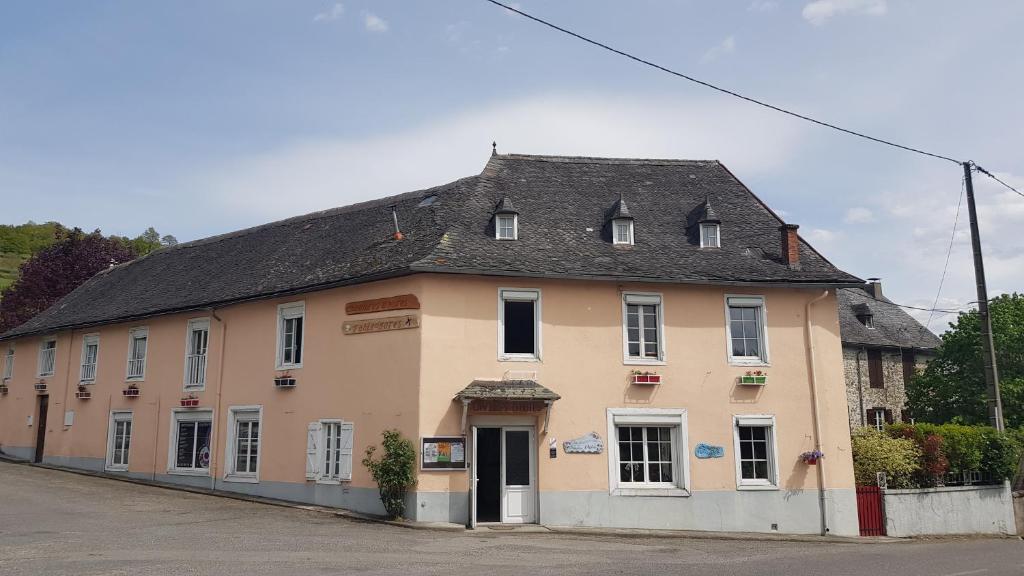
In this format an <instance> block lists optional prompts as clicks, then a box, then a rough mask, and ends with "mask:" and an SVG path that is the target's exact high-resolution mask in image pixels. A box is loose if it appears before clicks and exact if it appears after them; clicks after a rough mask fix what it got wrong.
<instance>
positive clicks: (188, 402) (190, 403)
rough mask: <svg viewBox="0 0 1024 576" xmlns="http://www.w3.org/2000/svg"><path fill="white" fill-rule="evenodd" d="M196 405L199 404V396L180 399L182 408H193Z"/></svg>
mask: <svg viewBox="0 0 1024 576" xmlns="http://www.w3.org/2000/svg"><path fill="white" fill-rule="evenodd" d="M196 406H199V398H182V399H181V407H182V408H195V407H196Z"/></svg>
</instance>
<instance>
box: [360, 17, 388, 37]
mask: <svg viewBox="0 0 1024 576" xmlns="http://www.w3.org/2000/svg"><path fill="white" fill-rule="evenodd" d="M363 24H364V25H365V26H366V29H367V30H369V31H370V32H387V31H388V29H390V28H391V26H390V25H389V24H388V21H387V20H385V19H383V18H381V17H380V16H377V15H376V14H373V13H372V12H364V13H363Z"/></svg>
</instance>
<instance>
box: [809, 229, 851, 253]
mask: <svg viewBox="0 0 1024 576" xmlns="http://www.w3.org/2000/svg"><path fill="white" fill-rule="evenodd" d="M805 237H806V238H807V241H808V242H810V243H811V245H812V246H814V247H815V248H818V249H821V248H822V247H825V246H828V245H831V244H833V243H834V242H835V241H836V240H838V239H841V238H842V237H843V234H842V233H841V232H833V231H831V230H826V229H824V228H812V229H811V230H809V231H808V232H807V235H806V236H805Z"/></svg>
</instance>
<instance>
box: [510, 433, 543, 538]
mask: <svg viewBox="0 0 1024 576" xmlns="http://www.w3.org/2000/svg"><path fill="white" fill-rule="evenodd" d="M534 442H535V441H534V437H533V428H532V427H527V426H510V427H504V428H502V429H501V499H502V506H501V521H502V522H505V523H509V524H529V523H531V522H536V521H537V500H536V498H537V496H536V487H537V486H536V485H537V481H536V476H537V460H536V456H537V450H536V446H535V445H534Z"/></svg>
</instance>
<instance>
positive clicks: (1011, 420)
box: [907, 293, 1024, 428]
mask: <svg viewBox="0 0 1024 576" xmlns="http://www.w3.org/2000/svg"><path fill="white" fill-rule="evenodd" d="M989 313H990V314H991V317H992V336H993V340H994V341H995V348H996V361H997V362H998V366H999V379H1000V386H999V391H1000V393H1001V395H1002V398H1003V418H1004V420H1005V421H1006V425H1007V426H1008V427H1014V428H1015V427H1018V426H1021V425H1022V424H1024V295H1022V294H1017V293H1014V294H1003V295H1001V296H999V297H997V298H994V299H993V300H992V302H991V303H990V304H989ZM949 326H950V329H949V331H948V332H946V333H945V334H943V335H942V345H941V346H940V347H939V349H938V352H937V354H936V356H935V358H934V359H933V360H932V361H931V362H929V363H928V367H927V368H926V369H925V370H924V372H923V373H922V374H920V375H918V376H917V377H915V378H912V379H911V381H910V382H909V383H908V385H907V399H908V402H909V405H910V411H911V414H912V415H913V416H914V418H915V419H917V420H920V421H923V422H933V423H936V424H940V423H944V422H959V423H964V424H988V423H989V421H988V410H987V408H986V400H987V398H986V388H985V371H984V366H983V364H982V349H981V335H980V334H981V331H980V326H981V321H980V317H979V315H978V312H977V311H976V310H972V311H970V312H965V313H961V314H960V315H959V316H958V317H957V319H956V322H955V323H950V325H949Z"/></svg>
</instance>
